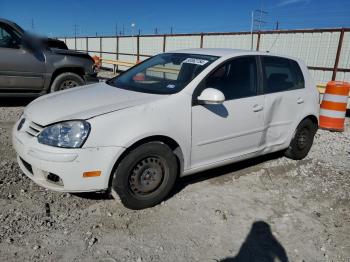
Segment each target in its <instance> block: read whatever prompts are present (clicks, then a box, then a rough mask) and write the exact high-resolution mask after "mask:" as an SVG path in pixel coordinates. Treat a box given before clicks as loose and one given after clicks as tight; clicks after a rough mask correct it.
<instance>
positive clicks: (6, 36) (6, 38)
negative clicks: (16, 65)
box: [0, 24, 18, 48]
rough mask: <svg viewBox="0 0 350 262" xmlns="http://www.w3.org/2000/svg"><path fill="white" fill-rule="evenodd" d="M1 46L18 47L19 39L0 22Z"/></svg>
mask: <svg viewBox="0 0 350 262" xmlns="http://www.w3.org/2000/svg"><path fill="white" fill-rule="evenodd" d="M0 47H5V48H17V47H18V45H17V41H16V39H15V38H14V37H13V36H12V35H11V33H10V31H8V30H7V29H6V28H5V27H3V25H1V24H0Z"/></svg>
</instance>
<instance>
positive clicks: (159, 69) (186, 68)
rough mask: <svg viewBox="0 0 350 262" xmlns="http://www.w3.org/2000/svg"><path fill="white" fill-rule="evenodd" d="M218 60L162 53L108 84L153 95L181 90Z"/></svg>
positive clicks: (211, 57) (194, 55) (210, 57)
mask: <svg viewBox="0 0 350 262" xmlns="http://www.w3.org/2000/svg"><path fill="white" fill-rule="evenodd" d="M216 59H218V57H216V56H209V55H199V54H182V53H165V54H160V55H157V56H154V57H152V58H150V59H148V60H146V61H145V62H143V63H141V64H139V65H137V66H135V67H133V68H131V69H129V70H128V71H126V72H124V73H122V74H121V75H120V76H117V77H115V78H113V79H111V80H110V81H107V84H109V85H112V86H115V87H117V88H121V89H126V90H130V91H136V92H144V93H152V94H173V93H177V92H179V91H181V90H182V89H183V88H184V87H185V86H186V85H187V84H189V83H190V82H191V81H192V80H193V79H194V78H195V77H196V76H197V75H198V74H199V73H200V72H202V71H203V70H204V69H205V68H206V67H207V66H209V65H210V64H211V63H212V62H214V61H215V60H216Z"/></svg>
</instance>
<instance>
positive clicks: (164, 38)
mask: <svg viewBox="0 0 350 262" xmlns="http://www.w3.org/2000/svg"><path fill="white" fill-rule="evenodd" d="M165 47H166V35H163V53H164V52H165Z"/></svg>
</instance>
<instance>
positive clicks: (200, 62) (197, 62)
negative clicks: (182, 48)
mask: <svg viewBox="0 0 350 262" xmlns="http://www.w3.org/2000/svg"><path fill="white" fill-rule="evenodd" d="M208 62H209V61H208V60H204V59H198V58H187V59H186V60H185V61H183V63H187V64H195V65H201V66H202V65H205V64H206V63H208Z"/></svg>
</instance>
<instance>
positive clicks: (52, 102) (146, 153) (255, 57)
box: [13, 49, 319, 209]
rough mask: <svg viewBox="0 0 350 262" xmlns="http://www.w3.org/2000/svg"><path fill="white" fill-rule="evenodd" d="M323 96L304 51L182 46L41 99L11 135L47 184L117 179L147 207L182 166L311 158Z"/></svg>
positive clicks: (72, 186)
mask: <svg viewBox="0 0 350 262" xmlns="http://www.w3.org/2000/svg"><path fill="white" fill-rule="evenodd" d="M318 102H319V94H318V91H317V89H316V87H315V84H314V83H313V81H312V79H311V77H310V75H309V73H308V70H307V68H306V66H305V65H304V64H303V63H302V62H301V61H299V60H298V59H293V58H289V57H283V56H278V55H272V54H270V53H263V52H251V51H243V50H232V49H191V50H180V51H174V52H170V53H163V54H160V55H156V56H154V57H152V58H150V59H148V60H146V61H144V62H143V63H141V64H138V65H136V66H135V67H133V68H131V69H129V70H127V71H125V72H124V73H122V74H120V75H119V76H117V77H115V78H113V79H111V80H109V81H107V82H105V83H98V84H93V85H89V86H84V87H77V88H73V89H71V90H65V91H60V92H57V93H54V94H49V95H45V96H42V97H40V98H38V99H36V100H35V101H33V102H32V103H31V104H29V105H28V106H27V107H26V109H25V111H24V114H23V116H22V117H21V118H20V119H19V120H18V122H17V123H16V125H15V126H14V129H13V145H14V147H15V149H16V151H17V154H18V163H19V165H20V167H21V169H22V170H23V172H24V173H25V174H26V175H27V176H28V177H30V178H31V179H32V180H33V181H34V182H36V183H37V184H39V185H41V186H43V187H45V188H48V189H52V190H56V191H62V192H87V191H100V190H106V189H111V190H114V191H115V192H117V194H118V195H119V197H120V199H121V201H122V203H123V204H124V205H125V206H126V207H129V208H132V209H142V208H147V207H151V206H154V205H156V204H158V203H160V202H161V201H162V200H164V198H165V197H166V196H167V195H168V194H169V192H170V191H171V189H172V187H173V186H174V184H175V181H176V178H177V177H179V176H185V175H189V174H192V173H195V172H199V171H202V170H206V169H210V168H213V167H217V166H221V165H225V164H228V163H232V162H236V161H240V160H243V159H248V158H252V157H256V156H259V155H263V154H266V153H270V152H274V151H280V150H285V155H286V156H288V157H290V158H293V159H302V158H304V157H305V156H306V155H307V153H308V152H309V150H310V148H311V146H312V143H313V138H314V135H315V132H316V131H317V127H318V112H319V103H318Z"/></svg>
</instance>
